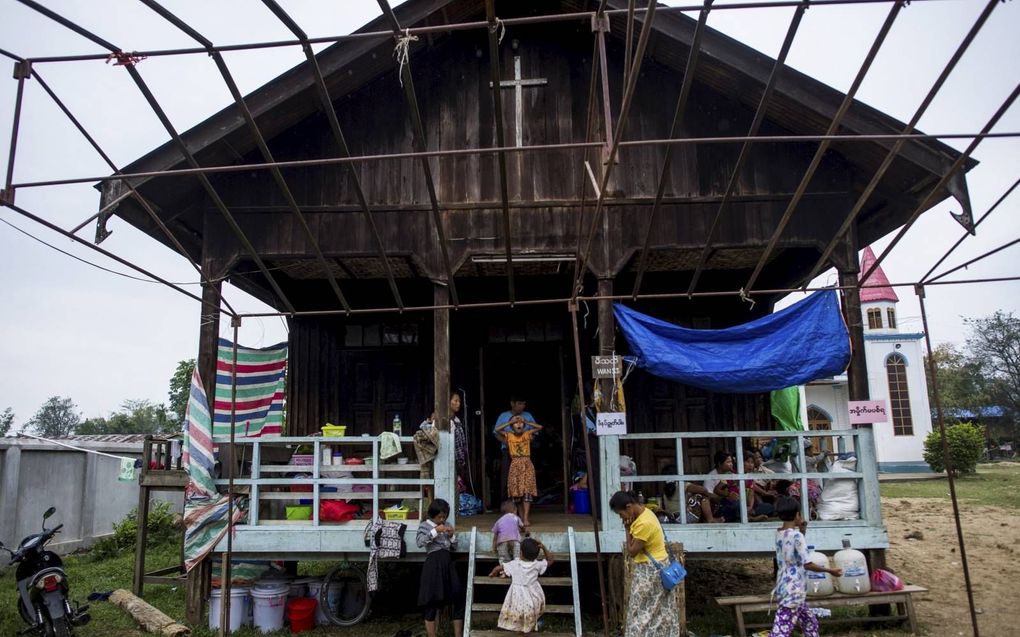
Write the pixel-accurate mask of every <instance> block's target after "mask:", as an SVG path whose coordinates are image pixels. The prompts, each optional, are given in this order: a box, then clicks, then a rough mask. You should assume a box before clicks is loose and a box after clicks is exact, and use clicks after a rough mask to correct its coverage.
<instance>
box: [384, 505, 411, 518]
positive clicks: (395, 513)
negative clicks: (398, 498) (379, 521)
mask: <svg viewBox="0 0 1020 637" xmlns="http://www.w3.org/2000/svg"><path fill="white" fill-rule="evenodd" d="M383 515H384V516H385V517H386V519H387V520H406V519H407V507H400V508H399V509H383Z"/></svg>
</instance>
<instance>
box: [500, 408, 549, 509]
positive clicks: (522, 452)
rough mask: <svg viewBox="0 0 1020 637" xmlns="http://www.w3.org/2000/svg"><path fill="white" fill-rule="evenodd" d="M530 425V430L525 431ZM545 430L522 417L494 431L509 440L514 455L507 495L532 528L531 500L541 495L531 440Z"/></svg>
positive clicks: (514, 418) (509, 448)
mask: <svg viewBox="0 0 1020 637" xmlns="http://www.w3.org/2000/svg"><path fill="white" fill-rule="evenodd" d="M525 424H527V425H528V426H530V427H531V428H530V429H525V428H524V426H525ZM541 430H542V425H538V424H535V423H533V422H529V423H525V422H524V418H523V417H522V416H514V417H513V418H511V419H510V422H508V423H506V424H503V425H497V426H496V429H495V430H494V431H493V433H495V434H496V435H497V436H502V438H503V439H504V440H505V441H506V445H507V450H508V451H509V453H510V473H509V476H508V477H507V489H506V490H507V494H508V495H509V496H510V498H511V499H512V500H513V501H514V503H515V504H516V505H517V515H519V516H520V517H521V519H522V520H523V521H524V528H525V529H527V528H528V527H529V526H531V519H530V514H531V501H532V500H534V499H535V497H537V496H538V485H536V484H535V465H533V464H531V437H532V436H533V435H534V434H535V433H537V432H539V431H541Z"/></svg>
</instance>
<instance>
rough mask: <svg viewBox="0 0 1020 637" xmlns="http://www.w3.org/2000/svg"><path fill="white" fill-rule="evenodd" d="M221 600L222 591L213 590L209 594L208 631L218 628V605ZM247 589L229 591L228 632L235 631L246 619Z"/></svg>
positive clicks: (238, 588)
mask: <svg viewBox="0 0 1020 637" xmlns="http://www.w3.org/2000/svg"><path fill="white" fill-rule="evenodd" d="M222 599H223V591H222V589H219V588H214V589H213V590H212V592H211V593H210V594H209V630H218V629H219V627H220V605H221V602H222ZM249 603H250V602H249V600H248V589H247V588H243V587H240V586H234V587H232V588H231V589H230V620H229V622H228V623H229V624H230V630H231V631H235V630H238V629H240V628H241V625H242V624H243V623H244V622H245V620H246V619H247V618H248V604H249Z"/></svg>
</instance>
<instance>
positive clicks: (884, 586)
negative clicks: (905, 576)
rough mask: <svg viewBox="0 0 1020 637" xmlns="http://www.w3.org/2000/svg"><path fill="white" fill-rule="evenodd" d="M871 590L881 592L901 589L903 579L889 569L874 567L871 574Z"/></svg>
mask: <svg viewBox="0 0 1020 637" xmlns="http://www.w3.org/2000/svg"><path fill="white" fill-rule="evenodd" d="M871 590H873V591H878V592H881V593H889V592H892V591H899V590H903V580H901V579H900V578H899V577H897V576H896V575H894V574H893V573H890V572H889V571H886V570H882V569H880V568H876V569H875V571H874V572H873V573H872V574H871Z"/></svg>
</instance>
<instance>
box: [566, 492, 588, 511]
mask: <svg viewBox="0 0 1020 637" xmlns="http://www.w3.org/2000/svg"><path fill="white" fill-rule="evenodd" d="M570 501H571V503H572V504H573V505H574V513H591V499H590V498H589V497H588V490H587V489H574V490H572V491H571V492H570Z"/></svg>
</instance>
